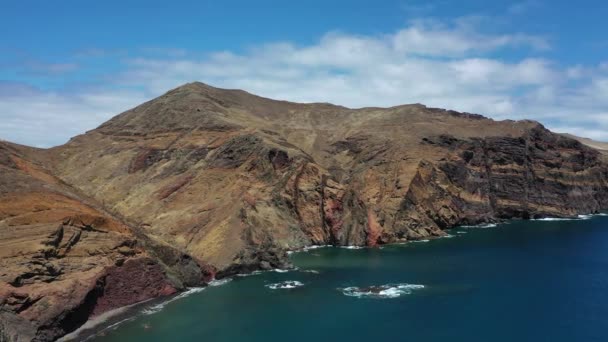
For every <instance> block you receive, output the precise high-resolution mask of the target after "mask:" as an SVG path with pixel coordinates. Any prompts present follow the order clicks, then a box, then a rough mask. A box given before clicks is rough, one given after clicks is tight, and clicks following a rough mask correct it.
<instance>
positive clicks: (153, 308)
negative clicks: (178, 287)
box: [142, 287, 205, 315]
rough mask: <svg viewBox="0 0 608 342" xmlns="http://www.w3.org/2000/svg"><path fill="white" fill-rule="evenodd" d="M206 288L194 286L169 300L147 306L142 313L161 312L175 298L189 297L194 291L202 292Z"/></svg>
mask: <svg viewBox="0 0 608 342" xmlns="http://www.w3.org/2000/svg"><path fill="white" fill-rule="evenodd" d="M204 289H205V288H204V287H192V288H190V289H188V290H187V291H184V292H182V293H180V294H178V295H177V296H175V297H173V298H171V299H169V300H166V301H164V302H162V303H159V304H156V305H154V306H151V307H149V308H146V309H144V310H142V313H143V314H145V315H152V314H155V313H157V312H159V311H160V310H162V309H163V308H164V307H165V306H166V305H167V304H169V303H171V302H173V301H175V300H178V299H181V298H185V297H188V296H190V295H192V294H194V293H198V292H201V291H203V290H204Z"/></svg>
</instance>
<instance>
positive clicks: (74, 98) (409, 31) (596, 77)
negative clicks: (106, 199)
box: [0, 19, 608, 146]
mask: <svg viewBox="0 0 608 342" xmlns="http://www.w3.org/2000/svg"><path fill="white" fill-rule="evenodd" d="M476 27H477V26H476V25H475V20H473V19H471V20H462V21H459V22H457V23H455V24H445V23H439V22H433V21H417V22H413V23H412V24H411V25H409V26H407V27H405V28H403V29H401V30H398V31H396V32H393V33H390V34H385V35H377V36H362V35H353V34H346V33H339V32H331V33H328V34H326V35H325V36H323V37H322V38H321V39H320V40H319V41H318V42H317V43H315V44H311V45H306V46H298V45H295V44H293V43H290V42H277V43H269V44H265V45H260V46H257V47H254V48H252V49H250V50H249V51H246V52H244V53H235V52H231V51H217V52H215V53H211V54H208V55H205V56H202V57H201V56H198V57H193V56H191V55H189V54H188V53H186V52H183V51H181V50H179V51H180V52H179V53H177V54H175V53H172V54H171V58H166V57H162V53H161V54H158V53H155V56H156V57H149V56H147V57H139V58H131V59H128V60H124V61H123V63H124V64H123V71H121V72H118V73H115V74H112V75H108V76H107V78H106V82H107V87H106V88H103V89H95V90H87V89H86V88H85V89H83V90H75V91H73V92H72V93H59V92H43V91H38V92H33V93H32V94H30V95H28V96H25V95H23V96H18V95H15V94H13V93H14V92H9V91H8V90H6V89H5V88H7V87H4V88H3V87H1V86H0V119H2V122H0V137H2V138H5V139H8V140H15V141H17V142H21V143H28V144H38V145H46V146H48V145H54V144H58V143H62V142H64V141H65V140H67V138H68V137H70V136H73V135H75V134H77V133H81V132H84V131H85V130H87V129H91V128H94V127H95V126H97V125H98V124H100V123H102V122H103V121H105V120H107V119H108V118H110V117H111V116H112V115H114V114H117V113H119V112H121V111H123V110H126V109H128V108H130V107H132V106H134V105H136V104H138V103H141V102H143V101H144V100H145V99H149V98H151V97H154V96H158V95H160V94H162V93H164V92H165V91H167V90H169V89H171V88H173V87H176V86H178V85H180V84H183V83H186V82H191V81H194V80H199V81H202V82H206V83H209V84H211V85H215V86H219V87H226V88H241V89H245V90H247V91H249V92H252V93H256V94H259V95H262V96H267V97H271V98H277V99H284V100H290V101H299V102H331V103H336V104H340V105H346V106H349V107H363V106H393V105H399V104H404V103H416V102H417V103H424V104H427V105H429V106H433V107H443V108H450V109H456V110H461V111H468V112H475V113H481V114H484V115H488V116H491V117H494V118H497V119H506V118H515V119H523V118H529V119H537V120H540V121H541V122H543V123H545V124H547V125H548V126H549V127H556V128H560V129H561V128H563V127H574V128H576V131H575V132H576V133H577V134H581V135H588V136H592V137H594V138H597V139H604V140H608V122H606V120H600V119H598V115H600V116H601V114H598V113H608V100H606V99H608V70H606V69H607V68H606V67H605V65H604V66H588V65H574V66H560V65H558V64H556V63H554V62H552V61H551V60H547V59H542V58H538V57H529V58H523V59H519V60H501V59H498V58H495V57H493V56H495V55H499V53H497V52H499V51H500V50H505V49H512V48H518V49H521V48H526V49H528V50H529V51H534V54H535V55H536V54H538V53H539V52H542V50H543V49H545V48H547V47H548V44H547V42H546V40H545V39H544V38H542V37H536V36H529V35H525V34H521V33H514V34H494V35H492V34H487V33H484V32H482V31H481V30H479V29H477V28H476ZM159 55H161V56H159ZM16 88H17V87H12V86H11V87H9V89H16ZM3 89H4V90H3ZM118 89H129V90H128V91H125V90H118ZM3 94H4V95H3ZM573 131H574V130H573ZM602 131H603V132H606V133H602Z"/></svg>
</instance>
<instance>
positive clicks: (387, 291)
mask: <svg viewBox="0 0 608 342" xmlns="http://www.w3.org/2000/svg"><path fill="white" fill-rule="evenodd" d="M423 288H424V285H418V284H386V285H379V286H368V287H355V286H353V287H346V288H343V289H339V290H341V291H342V293H343V294H344V295H345V296H350V297H357V298H379V299H382V298H398V297H401V296H403V295H409V294H411V293H412V292H413V291H415V290H420V289H423Z"/></svg>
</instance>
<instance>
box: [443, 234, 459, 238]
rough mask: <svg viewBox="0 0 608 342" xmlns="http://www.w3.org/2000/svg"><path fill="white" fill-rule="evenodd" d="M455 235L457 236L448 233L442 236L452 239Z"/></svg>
mask: <svg viewBox="0 0 608 342" xmlns="http://www.w3.org/2000/svg"><path fill="white" fill-rule="evenodd" d="M453 237H456V236H455V235H450V234H447V235H444V236H441V238H442V239H451V238H453Z"/></svg>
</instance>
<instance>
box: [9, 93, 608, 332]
mask: <svg viewBox="0 0 608 342" xmlns="http://www.w3.org/2000/svg"><path fill="white" fill-rule="evenodd" d="M0 168H1V171H2V179H0V232H1V233H2V239H0V245H2V246H4V247H3V248H2V249H0V265H1V266H2V268H1V269H2V270H3V271H0V307H1V309H0V316H1V317H2V320H1V322H2V323H1V324H0V336H4V337H5V339H8V340H11V339H16V340H30V339H35V340H52V339H55V338H58V337H60V336H62V335H64V334H66V333H68V332H70V331H72V330H74V329H75V328H76V327H77V326H79V325H80V324H82V323H84V320H86V319H87V318H88V317H91V316H94V315H97V314H99V313H102V312H104V311H107V310H109V309H112V308H116V307H120V306H124V305H128V304H132V303H135V302H138V301H141V300H145V299H148V298H154V297H157V296H163V295H170V294H172V293H175V292H177V291H180V290H181V289H184V288H185V287H187V286H198V285H201V284H204V283H205V282H207V281H209V280H210V279H212V278H213V277H218V278H220V277H225V276H229V275H232V274H235V273H241V272H249V271H253V270H258V269H271V268H281V267H286V266H287V264H288V260H287V258H286V253H285V252H286V251H288V250H294V249H299V248H303V247H305V246H310V245H313V244H332V245H357V246H369V247H373V246H377V245H379V244H385V243H392V242H404V241H408V240H416V239H423V238H427V237H433V236H442V235H445V234H446V233H445V230H446V229H449V228H450V227H453V226H455V225H463V224H467V225H471V224H480V223H486V222H495V221H498V220H502V219H511V218H521V219H527V218H534V217H545V216H560V217H561V216H574V215H577V214H588V213H596V212H600V211H603V210H606V209H608V191H607V190H608V159H607V156H606V154H604V153H602V152H601V151H599V150H597V149H594V148H592V147H589V146H587V145H585V144H583V143H581V142H579V141H578V140H575V139H572V138H570V137H566V136H563V135H559V134H555V133H552V132H550V131H548V130H547V129H545V128H544V127H543V126H542V125H541V124H539V123H537V122H534V121H509V120H507V121H493V120H490V119H487V118H485V117H483V116H480V115H476V114H468V113H459V112H455V111H448V110H442V109H436V108H428V107H426V106H423V105H419V104H415V105H404V106H397V107H391V108H361V109H349V108H346V107H341V106H334V105H331V104H299V103H290V102H285V101H276V100H271V99H266V98H262V97H259V96H255V95H252V94H249V93H247V92H244V91H241V90H226V89H218V88H214V87H211V86H208V85H205V84H202V83H190V84H187V85H184V86H181V87H179V88H176V89H174V90H171V91H169V92H168V93H166V94H165V95H163V96H161V97H159V98H157V99H154V100H151V101H149V102H146V103H144V104H142V105H140V106H138V107H136V108H134V109H131V110H129V111H126V112H124V113H122V114H120V115H118V116H116V117H114V118H113V119H111V120H109V121H108V122H106V123H104V124H103V125H101V126H100V127H98V128H97V129H95V130H92V131H89V132H87V133H85V134H83V135H80V136H77V137H74V138H73V139H71V140H70V141H69V142H68V143H67V144H65V145H62V146H58V147H55V148H51V149H48V150H39V149H33V148H28V147H24V146H18V145H14V144H10V143H0ZM126 274H129V275H130V276H128V277H127V276H125V275H126ZM127 289H128V290H129V291H131V292H128V293H127V292H125V291H127ZM66 291H67V292H66ZM49 308H50V309H49Z"/></svg>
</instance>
